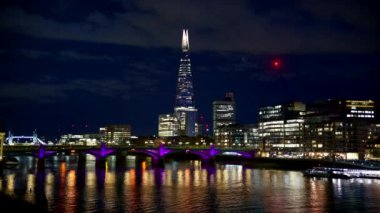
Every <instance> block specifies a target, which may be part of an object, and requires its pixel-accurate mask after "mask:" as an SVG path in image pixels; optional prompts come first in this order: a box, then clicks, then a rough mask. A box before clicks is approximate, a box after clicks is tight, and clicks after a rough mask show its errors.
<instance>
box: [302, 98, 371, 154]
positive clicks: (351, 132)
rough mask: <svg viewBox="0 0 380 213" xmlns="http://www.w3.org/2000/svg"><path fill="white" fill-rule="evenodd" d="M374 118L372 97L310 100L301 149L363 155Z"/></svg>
mask: <svg viewBox="0 0 380 213" xmlns="http://www.w3.org/2000/svg"><path fill="white" fill-rule="evenodd" d="M374 118H375V102H374V101H372V100H339V99H329V100H326V101H318V102H314V103H312V104H310V105H309V106H308V112H307V115H306V119H305V152H306V153H307V154H308V155H309V156H310V157H318V158H321V157H322V158H335V159H336V158H338V159H364V157H365V148H366V144H367V143H368V142H369V141H370V140H371V127H372V128H373V123H374ZM375 127H376V126H375ZM372 137H373V136H372Z"/></svg>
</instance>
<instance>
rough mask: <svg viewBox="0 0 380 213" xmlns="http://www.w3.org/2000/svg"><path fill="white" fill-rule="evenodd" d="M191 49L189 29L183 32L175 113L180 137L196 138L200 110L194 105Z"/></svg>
mask: <svg viewBox="0 0 380 213" xmlns="http://www.w3.org/2000/svg"><path fill="white" fill-rule="evenodd" d="M189 49H190V46H189V32H188V30H187V29H184V30H183V32H182V52H183V55H182V57H181V61H180V65H179V72H178V81H177V95H176V103H175V107H174V112H175V114H176V116H177V118H178V120H179V123H180V125H179V130H180V135H187V136H196V135H197V134H198V127H197V126H198V124H197V122H198V121H197V117H198V116H197V113H198V110H197V109H196V108H195V104H194V90H193V77H192V74H191V62H190V56H189V54H188V52H189Z"/></svg>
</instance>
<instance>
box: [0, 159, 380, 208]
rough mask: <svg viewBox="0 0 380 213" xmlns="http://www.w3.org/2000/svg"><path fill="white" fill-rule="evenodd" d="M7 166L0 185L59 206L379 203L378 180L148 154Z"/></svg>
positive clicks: (23, 161)
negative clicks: (159, 164) (161, 161)
mask: <svg viewBox="0 0 380 213" xmlns="http://www.w3.org/2000/svg"><path fill="white" fill-rule="evenodd" d="M18 158H19V159H20V164H19V166H18V167H17V168H16V169H6V170H4V175H3V176H1V177H0V181H1V182H0V191H1V192H2V193H6V194H9V195H15V196H16V197H19V198H22V199H24V200H26V201H29V202H32V203H35V204H37V205H41V206H44V207H46V209H47V210H49V211H54V212H56V211H58V212H95V211H96V212H98V211H113V212H114V211H119V212H124V211H127V212H141V211H143V212H147V211H151V212H156V211H165V212H178V211H183V212H209V211H227V212H230V211H268V212H306V211H307V212H321V211H324V212H328V211H375V210H376V209H378V208H380V202H379V201H378V198H379V197H380V180H376V179H350V180H344V179H332V180H331V179H323V178H322V179H317V178H304V177H303V176H302V173H301V172H297V171H281V170H260V169H250V168H245V167H243V166H241V165H218V164H217V165H216V166H208V167H207V166H202V163H201V162H200V161H187V162H176V161H172V162H169V163H166V164H165V168H154V167H152V166H151V161H150V159H145V158H141V157H130V156H128V157H126V158H122V159H120V158H119V159H117V158H116V157H114V156H111V157H109V158H108V159H107V162H106V163H105V164H104V166H103V167H101V166H100V167H96V166H95V164H96V160H95V158H94V157H92V156H90V155H86V156H85V157H82V158H79V157H78V156H76V155H72V156H54V157H52V158H48V159H46V161H45V168H44V169H38V168H37V160H36V159H34V158H33V157H28V156H19V157H18Z"/></svg>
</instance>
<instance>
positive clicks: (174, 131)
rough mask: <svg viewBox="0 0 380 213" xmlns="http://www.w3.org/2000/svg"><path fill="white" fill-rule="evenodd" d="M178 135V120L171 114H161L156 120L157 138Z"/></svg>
mask: <svg viewBox="0 0 380 213" xmlns="http://www.w3.org/2000/svg"><path fill="white" fill-rule="evenodd" d="M178 135H179V120H178V118H177V116H175V115H173V114H161V115H159V118H158V136H159V137H175V136H178Z"/></svg>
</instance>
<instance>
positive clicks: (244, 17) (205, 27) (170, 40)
mask: <svg viewBox="0 0 380 213" xmlns="http://www.w3.org/2000/svg"><path fill="white" fill-rule="evenodd" d="M114 3H115V5H119V6H120V8H121V9H119V10H116V9H115V8H116V7H115V6H111V7H110V8H111V9H109V10H104V9H103V10H102V9H101V8H100V7H96V6H95V7H94V6H92V7H89V8H87V9H82V10H81V8H82V7H83V5H84V3H83V4H79V3H78V2H76V3H75V4H74V3H73V5H74V6H75V7H74V6H59V5H58V6H57V7H58V8H61V9H59V10H62V12H59V13H58V14H61V13H62V14H63V13H70V14H71V13H73V14H77V15H73V17H71V16H70V15H67V16H64V17H69V18H68V20H61V19H60V17H61V16H60V15H54V14H46V13H43V12H42V11H41V10H40V9H37V8H35V7H32V8H29V10H26V9H24V7H22V6H20V5H19V6H18V7H8V8H6V9H3V11H2V13H1V15H0V29H1V30H2V31H4V30H5V31H12V32H18V33H22V34H26V35H30V36H34V37H43V38H53V39H65V40H77V41H92V42H101V43H113V44H123V45H126V44H129V45H138V46H144V47H152V46H155V47H177V46H178V43H179V39H178V37H179V36H178V35H179V30H180V29H181V28H183V27H189V28H190V37H191V38H194V39H193V40H192V41H193V42H194V49H195V50H198V51H199V50H227V51H242V52H250V53H319V52H350V53H368V52H377V51H378V49H377V48H376V45H377V39H376V38H377V37H378V36H379V31H378V30H377V29H378V28H379V22H378V15H377V13H376V11H375V10H374V9H372V8H371V3H370V2H368V1H327V0H326V1H325V0H324V1H289V2H287V3H284V2H282V1H268V2H266V1H265V2H262V1H253V2H252V1H243V0H241V1H227V0H226V1H219V0H218V1H217V0H213V1H207V2H205V1H198V0H196V1H193V0H192V1H190V0H189V1H188V0H185V1H177V0H169V1H148V0H140V1H134V3H126V4H123V3H122V2H117V1H116V2H114ZM78 4H79V5H78ZM95 5H97V4H95ZM42 7H46V6H42ZM54 8H55V7H54ZM78 8H79V9H78ZM78 11H81V12H78ZM75 17H76V18H75Z"/></svg>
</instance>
